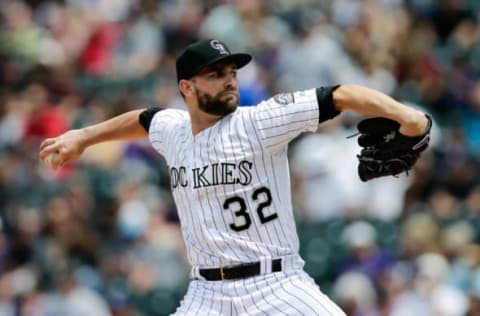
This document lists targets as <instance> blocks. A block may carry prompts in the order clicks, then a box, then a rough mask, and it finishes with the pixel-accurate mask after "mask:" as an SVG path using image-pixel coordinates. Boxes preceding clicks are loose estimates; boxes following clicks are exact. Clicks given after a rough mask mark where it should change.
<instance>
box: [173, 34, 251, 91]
mask: <svg viewBox="0 0 480 316" xmlns="http://www.w3.org/2000/svg"><path fill="white" fill-rule="evenodd" d="M251 60H252V56H251V55H250V54H245V53H236V54H232V53H230V50H229V49H228V47H227V45H225V44H224V43H222V42H221V41H219V40H217V39H205V40H201V41H198V42H195V43H193V44H190V45H188V46H187V48H186V49H185V50H184V51H183V52H182V53H181V54H180V56H178V58H177V82H180V80H182V79H190V78H192V77H193V76H195V75H196V74H198V73H199V72H200V71H201V70H202V69H203V68H205V67H207V66H209V65H211V64H214V63H216V62H219V61H229V62H232V63H233V64H235V65H236V66H237V67H238V68H242V67H243V66H245V65H246V64H248V63H249V62H250V61H251Z"/></svg>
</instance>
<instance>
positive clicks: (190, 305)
mask: <svg viewBox="0 0 480 316" xmlns="http://www.w3.org/2000/svg"><path fill="white" fill-rule="evenodd" d="M191 290H192V291H193V293H192V295H191V296H192V298H191V299H190V304H188V307H187V306H185V308H184V309H185V311H182V308H180V312H181V313H182V314H184V315H185V314H188V313H189V312H190V310H191V308H192V306H193V305H194V303H195V297H197V294H198V292H197V286H193V287H192V288H191ZM188 294H189V293H187V296H186V297H185V302H186V301H188ZM180 315H181V314H180Z"/></svg>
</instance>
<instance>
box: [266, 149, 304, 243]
mask: <svg viewBox="0 0 480 316" xmlns="http://www.w3.org/2000/svg"><path fill="white" fill-rule="evenodd" d="M284 150H286V148H285V149H284ZM284 155H286V152H284ZM270 161H271V163H270V168H271V172H272V176H273V181H274V182H275V184H276V185H275V189H276V192H277V195H278V199H279V201H282V199H281V196H282V195H281V194H280V191H279V188H280V185H279V183H278V180H277V174H276V171H277V170H276V169H274V168H273V166H275V164H274V162H273V156H270ZM288 194H290V192H288ZM288 203H291V201H288ZM292 212H293V210H292ZM286 216H290V217H291V220H289V221H286V222H285V223H282V225H281V227H280V230H281V231H282V234H283V236H284V237H285V240H287V242H288V243H289V246H290V248H293V249H294V251H298V249H296V248H297V247H296V245H297V244H298V242H295V240H297V239H298V237H297V234H296V231H295V230H294V231H291V232H290V234H287V233H286V232H285V226H286V227H289V226H291V225H292V220H293V215H292V213H289V214H285V216H284V218H285V217H286ZM284 221H285V219H284ZM287 236H290V238H287ZM292 241H294V242H295V245H292V244H291V243H290V242H292Z"/></svg>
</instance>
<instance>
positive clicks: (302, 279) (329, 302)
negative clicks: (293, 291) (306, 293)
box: [299, 272, 345, 316]
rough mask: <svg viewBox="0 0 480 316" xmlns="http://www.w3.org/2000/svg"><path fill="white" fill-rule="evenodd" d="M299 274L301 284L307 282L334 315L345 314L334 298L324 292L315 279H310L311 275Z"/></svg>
mask: <svg viewBox="0 0 480 316" xmlns="http://www.w3.org/2000/svg"><path fill="white" fill-rule="evenodd" d="M299 276H300V278H299V281H300V282H299V283H300V284H305V285H307V286H308V287H311V288H312V289H313V290H314V291H315V292H316V293H317V294H318V295H319V296H320V297H319V299H320V300H321V305H322V307H324V308H325V309H328V310H329V311H330V313H331V314H332V315H337V316H339V315H345V313H344V312H343V311H342V310H341V309H340V307H338V306H337V305H336V304H335V303H334V302H333V301H332V300H330V298H328V297H327V296H326V295H325V294H323V292H322V291H321V290H320V288H319V287H318V286H317V285H316V284H315V282H314V281H313V280H310V277H309V276H308V275H307V274H306V273H305V272H301V274H300V275H299Z"/></svg>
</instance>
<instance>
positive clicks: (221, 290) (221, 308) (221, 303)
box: [219, 282, 225, 315]
mask: <svg viewBox="0 0 480 316" xmlns="http://www.w3.org/2000/svg"><path fill="white" fill-rule="evenodd" d="M224 286H225V282H223V283H222V285H221V288H220V293H221V294H222V295H221V298H220V312H219V313H220V315H223V303H224V301H225V300H224V299H223V296H224V294H223V293H224V290H223V287H224Z"/></svg>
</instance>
